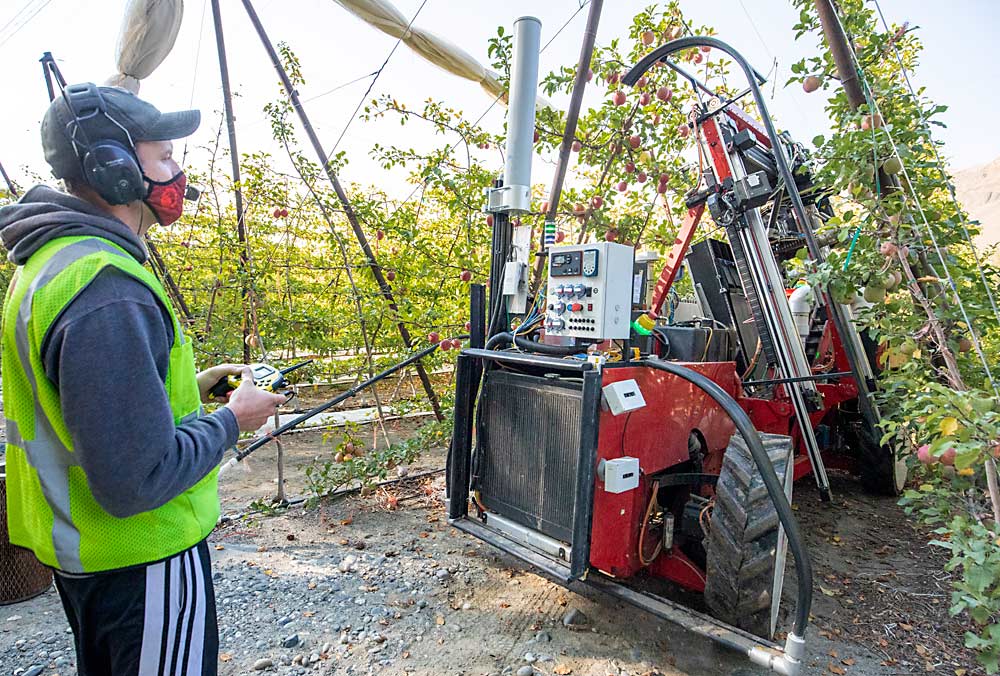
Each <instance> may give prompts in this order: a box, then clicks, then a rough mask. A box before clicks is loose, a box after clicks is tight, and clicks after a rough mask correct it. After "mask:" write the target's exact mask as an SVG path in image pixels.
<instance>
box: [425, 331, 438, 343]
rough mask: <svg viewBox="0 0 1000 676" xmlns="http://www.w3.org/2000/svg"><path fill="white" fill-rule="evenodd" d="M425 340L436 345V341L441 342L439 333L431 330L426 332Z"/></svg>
mask: <svg viewBox="0 0 1000 676" xmlns="http://www.w3.org/2000/svg"><path fill="white" fill-rule="evenodd" d="M427 342H428V343H430V344H431V345H437V344H438V343H440V342H441V334H439V333H438V332H437V331H431V332H430V333H428V334H427Z"/></svg>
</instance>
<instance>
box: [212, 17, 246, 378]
mask: <svg viewBox="0 0 1000 676" xmlns="http://www.w3.org/2000/svg"><path fill="white" fill-rule="evenodd" d="M212 18H213V20H214V21H215V45H216V47H217V48H218V51H219V73H220V75H221V76H222V100H223V104H224V107H225V111H226V129H227V131H228V132H229V155H230V159H231V160H232V163H233V199H234V200H235V202H236V236H237V238H238V239H239V242H240V259H239V273H240V297H241V298H242V299H243V363H244V364H249V363H250V361H251V360H250V344H249V342H247V338H248V337H249V335H250V316H249V314H250V313H249V307H248V305H247V304H248V303H249V300H250V299H249V295H250V290H249V279H248V278H247V262H248V256H247V230H246V213H245V212H244V210H243V190H242V189H241V188H240V153H239V150H237V147H236V118H235V117H234V116H233V93H232V90H231V89H230V87H229V61H228V59H227V58H226V41H225V38H224V36H223V33H222V12H221V10H220V9H219V0H212Z"/></svg>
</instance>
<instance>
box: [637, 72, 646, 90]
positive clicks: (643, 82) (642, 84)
mask: <svg viewBox="0 0 1000 676" xmlns="http://www.w3.org/2000/svg"><path fill="white" fill-rule="evenodd" d="M648 84H649V78H648V77H646V76H645V75H643V76H642V77H641V78H639V79H638V81H636V83H635V86H636V87H638V88H639V89H642V88H643V87H645V86H646V85H648Z"/></svg>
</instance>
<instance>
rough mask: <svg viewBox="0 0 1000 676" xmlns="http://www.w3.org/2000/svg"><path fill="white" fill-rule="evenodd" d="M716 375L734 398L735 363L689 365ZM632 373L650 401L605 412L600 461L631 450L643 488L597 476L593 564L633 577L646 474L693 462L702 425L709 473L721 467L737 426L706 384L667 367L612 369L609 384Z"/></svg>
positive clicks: (645, 501) (648, 486) (605, 381)
mask: <svg viewBox="0 0 1000 676" xmlns="http://www.w3.org/2000/svg"><path fill="white" fill-rule="evenodd" d="M684 366H687V367H688V368H691V369H693V370H695V371H698V372H699V373H702V374H704V375H705V376H707V377H709V378H711V379H712V380H714V381H715V382H717V383H719V385H720V386H721V387H722V388H723V389H724V390H726V391H727V392H728V393H729V394H731V395H733V396H736V395H737V389H738V387H739V385H738V378H737V376H736V366H735V364H733V362H710V363H704V364H684ZM629 379H634V380H635V381H636V382H637V383H638V385H639V389H640V390H641V392H642V395H643V398H644V399H645V401H646V406H645V407H643V408H640V409H638V410H635V411H632V412H630V413H624V414H622V415H618V416H614V415H612V414H611V412H610V411H601V414H600V415H601V420H600V433H599V437H598V461H600V460H601V459H612V458H620V457H622V456H631V457H634V458H638V459H639V467H640V469H641V470H642V476H641V477H640V482H639V487H638V488H637V489H635V490H631V491H627V492H625V493H617V494H616V493H608V492H607V491H605V490H604V482H603V481H601V480H600V479H597V482H596V486H595V493H594V520H593V528H592V531H591V540H590V562H591V565H593V566H594V567H595V568H597V569H599V570H602V571H604V572H606V573H608V574H610V575H614V576H615V577H630V576H632V575H634V574H635V573H636V572H638V571H639V569H640V568H641V567H642V565H641V563H640V562H639V529H640V526H641V524H642V519H643V516H644V515H645V512H646V506H647V505H648V503H649V497H650V492H651V490H652V486H651V483H650V482H649V481H647V478H646V477H647V476H648V475H650V474H654V473H657V472H661V471H663V470H665V469H668V468H670V467H673V466H675V465H678V464H680V463H682V462H687V460H688V459H689V458H688V443H687V442H688V436H689V434H690V432H691V431H692V430H695V429H697V430H699V431H700V432H701V434H702V435H703V436H704V437H705V441H706V444H707V446H708V451H709V454H710V455H709V462H708V463H706V467H705V471H707V472H718V468H719V467H720V466H721V458H722V453H723V452H724V451H725V448H726V446H727V445H728V444H729V438H730V437H731V436H732V434H733V432H734V431H735V428H734V426H733V423H732V421H731V420H730V419H729V417H728V416H727V415H726V414H725V413H724V412H723V410H722V409H721V408H719V406H718V405H717V404H716V403H715V402H714V401H713V400H712V399H711V398H710V397H709V396H708V395H707V394H705V393H704V392H703V391H702V390H700V389H699V388H697V387H695V386H694V385H691V384H690V383H688V382H687V381H684V380H681V379H680V378H677V377H676V376H672V375H670V374H669V373H664V372H663V371H656V370H653V369H649V368H643V367H622V368H608V369H605V370H604V372H603V384H604V385H607V384H609V383H613V382H618V381H621V380H629Z"/></svg>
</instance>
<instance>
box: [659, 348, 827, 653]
mask: <svg viewBox="0 0 1000 676" xmlns="http://www.w3.org/2000/svg"><path fill="white" fill-rule="evenodd" d="M640 363H641V364H642V365H644V366H648V367H649V368H653V369H657V370H660V371H665V372H667V373H669V374H671V375H675V376H677V377H678V378H683V379H684V380H686V381H688V382H689V383H691V384H692V385H694V386H696V387H698V388H700V389H701V390H703V391H704V392H705V394H707V395H708V396H710V397H712V399H714V400H715V402H716V403H717V404H718V405H719V406H721V407H722V410H724V411H725V412H726V414H727V415H728V416H729V417H730V418H731V419H732V421H733V424H735V425H736V429H737V430H738V431H739V433H740V434H741V435H743V439H744V440H746V442H747V446H748V447H749V449H750V455H751V456H753V461H754V463H755V464H756V465H757V469H758V470H759V471H760V474H761V477H762V478H763V480H764V486H765V487H766V488H767V493H768V495H769V496H771V502H773V503H774V508H775V510H776V511H777V512H778V520H779V521H781V525H782V526H784V528H785V535H786V536H787V537H788V548H789V549H790V550H792V556H794V557H795V574H796V576H797V577H798V586H797V590H796V591H797V594H798V599H797V600H796V603H795V620H794V621H793V623H792V631H793V633H795V635H796V636H799V637H804V636H805V631H806V626H807V625H808V624H809V610H810V607H811V606H812V590H813V580H812V562H811V561H810V560H809V553H808V552H807V551H806V545H805V542H803V540H802V534H801V533H800V532H799V525H798V523H796V521H795V517H794V515H792V508H791V505H789V504H788V499H787V498H786V497H785V491H784V489H783V488H782V486H781V483H780V482H779V481H778V475H777V474H776V473H775V471H774V465H772V464H771V459H770V458H769V457H768V456H767V451H765V450H764V444H763V443H761V440H760V435H759V434H757V430H756V429H754V426H753V423H752V422H751V421H750V416H748V415H747V413H746V411H744V410H743V409H742V408H741V407H740V405H739V404H738V403H736V400H735V399H733V398H732V397H730V396H729V394H727V393H726V391H725V390H723V389H722V388H721V387H719V385H718V384H717V383H715V382H713V381H712V380H710V379H709V378H707V377H705V376H703V375H702V374H700V373H698V372H696V371H692V370H691V369H688V368H684V367H683V366H679V365H677V364H674V363H672V362H667V361H660V360H659V359H655V358H653V357H650V358H649V359H646V360H644V361H642V362H640Z"/></svg>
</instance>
